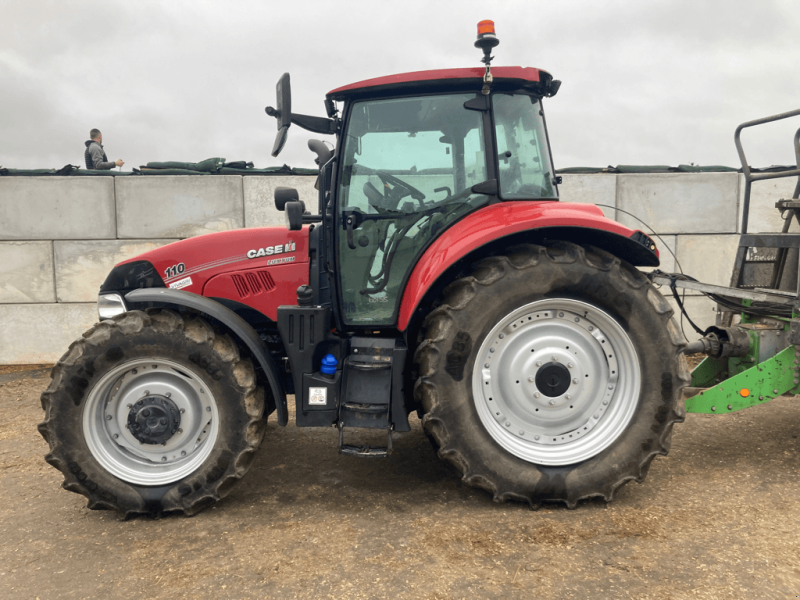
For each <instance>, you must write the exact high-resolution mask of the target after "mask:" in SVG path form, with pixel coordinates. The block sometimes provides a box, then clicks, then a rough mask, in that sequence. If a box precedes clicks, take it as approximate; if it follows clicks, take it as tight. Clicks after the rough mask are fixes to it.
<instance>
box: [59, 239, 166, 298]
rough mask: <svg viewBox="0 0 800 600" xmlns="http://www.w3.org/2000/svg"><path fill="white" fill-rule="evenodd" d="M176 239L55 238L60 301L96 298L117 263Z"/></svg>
mask: <svg viewBox="0 0 800 600" xmlns="http://www.w3.org/2000/svg"><path fill="white" fill-rule="evenodd" d="M174 241H176V240H124V241H123V240H103V241H86V242H68V241H64V242H62V241H56V242H55V279H56V293H57V297H58V301H59V302H95V301H96V300H97V292H98V290H99V289H100V285H101V284H102V283H103V281H105V279H106V276H108V273H109V271H110V270H111V269H112V267H113V266H114V265H116V264H117V263H120V262H122V261H123V260H127V259H129V258H133V257H134V256H136V255H138V254H141V253H142V252H148V251H149V250H153V249H154V248H158V247H159V246H164V245H166V244H169V243H170V242H174Z"/></svg>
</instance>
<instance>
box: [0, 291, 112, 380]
mask: <svg viewBox="0 0 800 600" xmlns="http://www.w3.org/2000/svg"><path fill="white" fill-rule="evenodd" d="M97 321H98V318H97V307H96V305H95V304H0V364H3V365H26V364H53V363H55V362H56V361H57V360H58V359H59V358H60V357H61V356H62V355H63V354H64V353H65V352H66V351H67V349H68V348H69V345H70V344H71V343H72V342H73V341H74V340H76V339H78V338H79V337H80V336H81V334H83V332H84V331H86V330H87V329H89V327H91V326H92V325H93V324H94V323H96V322H97Z"/></svg>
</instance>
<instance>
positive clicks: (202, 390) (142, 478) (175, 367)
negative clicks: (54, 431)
mask: <svg viewBox="0 0 800 600" xmlns="http://www.w3.org/2000/svg"><path fill="white" fill-rule="evenodd" d="M143 398H156V399H158V400H159V401H162V399H163V402H169V403H170V406H173V407H176V408H177V410H178V411H179V422H178V423H177V424H176V425H177V427H178V429H177V431H176V432H175V433H174V434H172V435H171V437H169V439H168V440H166V441H165V442H163V443H157V444H156V443H142V442H141V441H139V440H138V439H137V438H136V437H135V436H134V435H133V433H132V432H131V429H130V427H129V426H128V424H129V414H130V413H131V409H132V407H135V406H136V403H137V402H139V401H140V400H142V399H143ZM218 432H219V413H218V411H217V403H216V401H215V399H214V396H213V395H212V393H211V391H210V390H209V389H208V388H207V387H206V385H205V384H204V383H203V381H202V380H201V379H200V378H199V377H198V376H197V375H196V374H195V373H193V372H192V371H191V370H190V369H188V368H186V367H185V366H183V365H180V364H178V363H175V362H172V361H170V360H166V359H161V358H152V359H146V360H145V359H142V360H134V361H130V362H126V363H124V364H122V365H120V366H118V367H116V368H115V369H113V370H111V371H109V372H108V373H106V374H105V375H104V376H103V377H102V378H101V379H100V380H99V381H98V382H97V383H96V384H95V385H94V386H93V387H92V389H91V390H90V391H89V393H88V394H87V396H86V400H85V403H84V407H83V435H84V438H85V440H86V443H87V445H88V446H89V450H90V452H91V453H92V456H94V458H95V459H96V460H97V461H98V462H99V463H100V465H101V466H102V467H103V468H105V469H106V470H107V471H108V472H109V473H111V474H112V475H114V476H115V477H118V478H119V479H122V480H123V481H127V482H129V483H132V484H137V485H143V486H157V485H166V484H169V483H172V482H175V481H179V480H180V479H182V478H184V477H186V476H187V475H189V474H191V473H193V472H194V471H195V470H197V469H198V468H199V467H200V465H201V464H202V463H203V462H204V461H205V460H206V458H208V455H209V454H210V453H211V450H212V449H213V448H214V443H215V442H216V439H217V435H218Z"/></svg>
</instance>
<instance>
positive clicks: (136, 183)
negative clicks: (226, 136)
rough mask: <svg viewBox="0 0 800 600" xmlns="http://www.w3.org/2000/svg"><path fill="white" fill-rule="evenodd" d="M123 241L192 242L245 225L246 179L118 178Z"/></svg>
mask: <svg viewBox="0 0 800 600" xmlns="http://www.w3.org/2000/svg"><path fill="white" fill-rule="evenodd" d="M116 193H117V237H118V238H120V239H125V238H134V239H136V238H139V239H141V238H156V239H158V238H188V237H194V236H196V235H202V234H204V233H212V232H215V231H228V230H230V229H239V228H241V227H243V226H244V203H243V200H242V177H241V176H239V175H199V176H194V177H193V176H191V175H188V176H183V175H174V176H162V177H117V178H116Z"/></svg>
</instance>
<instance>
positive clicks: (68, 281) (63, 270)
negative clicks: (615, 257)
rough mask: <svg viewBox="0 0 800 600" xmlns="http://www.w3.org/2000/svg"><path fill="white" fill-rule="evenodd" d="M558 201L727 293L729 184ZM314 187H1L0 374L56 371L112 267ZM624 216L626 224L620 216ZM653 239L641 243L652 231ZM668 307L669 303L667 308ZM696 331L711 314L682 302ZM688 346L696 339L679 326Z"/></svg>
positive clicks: (664, 181)
mask: <svg viewBox="0 0 800 600" xmlns="http://www.w3.org/2000/svg"><path fill="white" fill-rule="evenodd" d="M563 177H564V183H563V184H562V186H561V188H560V191H561V199H562V201H565V202H590V203H595V204H602V205H604V206H603V207H602V210H603V211H604V213H605V214H606V215H607V216H608V217H610V218H614V219H616V220H618V221H620V222H621V223H624V224H626V225H628V226H630V227H633V228H636V229H642V230H644V231H648V229H647V228H646V227H645V226H644V225H642V224H641V223H640V222H638V221H637V220H636V219H633V218H631V217H630V216H629V215H627V214H626V213H631V214H633V215H635V216H636V217H638V218H639V219H641V220H642V221H644V222H645V223H647V224H648V225H649V226H650V227H652V228H653V229H654V230H655V231H656V232H657V233H659V234H660V235H661V240H658V238H656V240H657V243H658V245H659V248H660V250H661V258H662V266H661V268H662V270H665V271H673V270H678V269H677V268H676V264H675V259H674V258H673V256H672V254H671V253H670V252H669V251H668V250H667V248H669V249H670V250H672V252H673V253H674V254H675V255H676V256H677V260H678V262H679V263H680V265H681V267H682V268H683V270H684V272H686V273H687V274H690V275H692V276H693V277H695V278H697V279H700V280H701V281H705V282H708V283H717V284H720V285H728V283H729V279H730V272H731V269H732V267H733V258H734V251H735V248H736V246H737V244H738V232H739V231H740V226H741V206H742V199H743V193H744V191H743V190H744V180H743V177H742V176H741V175H739V174H737V173H697V174H694V173H693V174H685V173H669V174H605V173H603V174H593V175H574V174H573V175H564V176H563ZM314 181H315V178H314V177H312V176H263V177H262V176H247V177H241V176H235V175H234V176H228V175H226V176H207V175H206V176H197V177H192V176H159V177H118V178H112V177H102V178H101V177H98V178H90V177H3V178H0V364H26V363H53V362H55V361H56V360H57V359H58V358H59V357H60V356H61V355H62V354H63V353H64V352H65V351H66V350H67V348H68V347H69V344H70V343H71V342H72V341H73V340H74V339H76V338H78V337H79V336H80V335H81V333H82V332H83V331H85V330H86V329H88V328H89V327H90V326H91V325H92V324H93V323H95V321H96V320H97V315H96V309H95V300H96V297H97V290H98V288H99V286H100V284H101V283H102V282H103V280H104V279H105V277H106V275H107V274H108V272H109V270H110V269H111V268H112V267H113V266H114V265H115V264H116V263H118V262H120V261H122V260H125V259H127V258H130V257H133V256H135V255H137V254H140V253H142V252H145V251H147V250H150V249H152V248H155V247H157V246H160V245H163V244H168V243H170V242H172V241H175V240H178V239H183V238H187V237H192V236H195V235H201V234H204V233H210V232H215V231H224V230H229V229H236V228H240V227H264V226H283V224H284V219H283V214H282V213H279V212H278V211H276V210H275V208H274V206H273V201H272V198H273V193H274V190H275V187H277V186H289V187H295V188H297V189H298V191H299V193H300V199H301V200H303V201H305V203H306V205H307V206H313V205H314V203H315V202H316V190H314V188H313V185H314ZM794 185H795V181H794V180H793V179H788V178H787V179H776V180H769V181H765V182H760V183H756V184H754V186H753V193H752V199H751V211H750V227H749V230H750V231H751V232H755V231H770V230H772V231H778V230H779V229H780V227H781V222H780V220H779V215H778V212H777V211H776V210H775V208H774V203H775V201H776V200H777V199H779V198H788V197H791V195H792V193H793V191H794ZM623 211H625V212H623ZM648 233H649V231H648ZM670 302H673V303H674V301H673V300H671V299H670ZM685 305H686V307H687V310H688V311H689V314H690V315H691V316H692V318H693V320H695V322H696V323H697V324H698V325H699V326H700V327H703V328H704V327H707V326H708V325H711V324H713V323H714V320H715V313H714V305H713V303H712V302H710V301H709V300H707V299H706V298H705V297H703V296H701V295H695V294H687V296H686V298H685ZM685 330H686V332H687V335H688V336H689V337H690V339H695V337H696V336H694V335H693V333H692V331H691V328H690V327H689V326H688V324H686V325H685Z"/></svg>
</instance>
